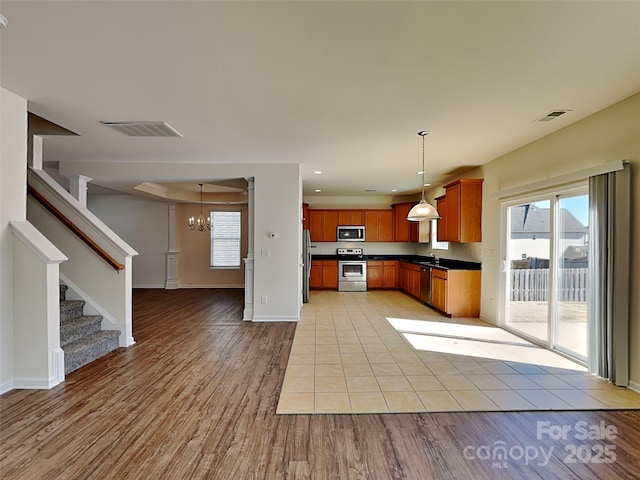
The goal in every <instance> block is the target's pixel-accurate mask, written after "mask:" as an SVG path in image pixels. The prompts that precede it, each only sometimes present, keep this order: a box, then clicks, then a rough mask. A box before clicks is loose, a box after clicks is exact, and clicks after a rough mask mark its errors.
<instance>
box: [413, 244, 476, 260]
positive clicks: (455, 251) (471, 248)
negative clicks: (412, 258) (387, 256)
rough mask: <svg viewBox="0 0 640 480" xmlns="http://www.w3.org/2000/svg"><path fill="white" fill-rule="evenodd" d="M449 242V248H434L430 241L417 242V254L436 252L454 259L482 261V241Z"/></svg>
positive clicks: (443, 256) (440, 255) (439, 255)
mask: <svg viewBox="0 0 640 480" xmlns="http://www.w3.org/2000/svg"><path fill="white" fill-rule="evenodd" d="M448 243H449V248H448V249H447V250H441V249H432V248H431V244H430V243H416V244H414V245H415V247H416V249H415V253H416V255H431V253H435V254H436V255H437V256H438V257H442V258H451V259H454V260H464V261H465V262H481V261H482V243H452V242H448Z"/></svg>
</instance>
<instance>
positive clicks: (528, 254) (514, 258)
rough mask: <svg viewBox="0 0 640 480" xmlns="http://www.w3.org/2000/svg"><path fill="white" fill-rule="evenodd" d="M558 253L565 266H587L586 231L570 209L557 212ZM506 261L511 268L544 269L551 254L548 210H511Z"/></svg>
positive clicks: (524, 207)
mask: <svg viewBox="0 0 640 480" xmlns="http://www.w3.org/2000/svg"><path fill="white" fill-rule="evenodd" d="M560 212H561V214H560V219H561V222H562V225H561V226H560V229H559V231H560V232H561V233H562V236H561V238H560V252H562V258H563V259H564V262H565V264H566V265H572V266H574V267H578V266H586V258H587V247H588V238H589V228H588V227H587V226H585V225H583V224H582V223H581V222H580V221H579V220H578V219H577V218H576V217H575V216H574V215H573V214H572V213H571V212H570V211H569V210H567V209H566V208H561V209H560ZM510 213H511V218H510V222H511V238H510V241H509V258H510V259H511V264H512V266H513V267H514V268H546V267H548V263H549V255H550V248H551V246H550V244H549V235H550V225H549V222H550V220H551V214H550V210H549V208H543V207H540V206H537V205H536V204H535V203H531V204H526V205H518V206H516V207H511V208H510Z"/></svg>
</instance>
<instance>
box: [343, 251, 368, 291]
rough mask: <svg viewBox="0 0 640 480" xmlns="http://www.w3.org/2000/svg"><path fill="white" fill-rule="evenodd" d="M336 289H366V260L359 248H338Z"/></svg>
mask: <svg viewBox="0 0 640 480" xmlns="http://www.w3.org/2000/svg"><path fill="white" fill-rule="evenodd" d="M337 255H338V291H339V292H366V291H367V261H366V260H364V255H363V253H362V249H361V248H339V249H338V252H337Z"/></svg>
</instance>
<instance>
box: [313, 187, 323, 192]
mask: <svg viewBox="0 0 640 480" xmlns="http://www.w3.org/2000/svg"><path fill="white" fill-rule="evenodd" d="M321 191H322V190H320V189H319V188H316V189H315V190H314V192H316V193H320V192H321Z"/></svg>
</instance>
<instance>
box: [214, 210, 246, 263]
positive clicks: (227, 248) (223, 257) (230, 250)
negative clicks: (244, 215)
mask: <svg viewBox="0 0 640 480" xmlns="http://www.w3.org/2000/svg"><path fill="white" fill-rule="evenodd" d="M210 216H211V268H240V212H210Z"/></svg>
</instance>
